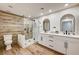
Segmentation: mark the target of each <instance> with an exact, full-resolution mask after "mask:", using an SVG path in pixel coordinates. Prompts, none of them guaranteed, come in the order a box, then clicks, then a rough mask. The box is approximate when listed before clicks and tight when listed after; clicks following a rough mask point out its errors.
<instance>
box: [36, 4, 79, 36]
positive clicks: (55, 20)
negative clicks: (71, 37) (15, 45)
mask: <svg viewBox="0 0 79 59" xmlns="http://www.w3.org/2000/svg"><path fill="white" fill-rule="evenodd" d="M65 14H72V15H74V17H75V33H76V34H79V6H76V7H73V8H70V9H66V10H63V11H60V12H57V13H53V14H50V15H47V16H43V17H40V18H38V19H36V21H37V20H38V22H37V24H38V26H39V27H37V28H39V32H43V20H44V19H45V18H48V19H49V20H50V31H52V29H53V28H52V27H54V26H56V30H58V31H59V32H60V19H61V17H62V16H63V15H65ZM38 35H39V34H38Z"/></svg>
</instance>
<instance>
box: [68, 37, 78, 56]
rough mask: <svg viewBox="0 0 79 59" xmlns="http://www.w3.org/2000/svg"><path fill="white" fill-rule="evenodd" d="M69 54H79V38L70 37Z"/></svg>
mask: <svg viewBox="0 0 79 59" xmlns="http://www.w3.org/2000/svg"><path fill="white" fill-rule="evenodd" d="M67 54H70V55H79V39H73V38H68V48H67Z"/></svg>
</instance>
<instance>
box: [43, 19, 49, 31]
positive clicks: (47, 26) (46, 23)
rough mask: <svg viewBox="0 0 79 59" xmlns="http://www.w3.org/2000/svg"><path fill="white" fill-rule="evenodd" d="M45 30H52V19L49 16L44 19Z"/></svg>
mask: <svg viewBox="0 0 79 59" xmlns="http://www.w3.org/2000/svg"><path fill="white" fill-rule="evenodd" d="M43 30H44V32H48V31H50V21H49V19H47V18H46V19H44V21H43Z"/></svg>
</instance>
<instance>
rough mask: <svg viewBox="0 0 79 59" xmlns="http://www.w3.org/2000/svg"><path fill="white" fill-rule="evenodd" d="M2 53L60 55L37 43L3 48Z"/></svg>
mask: <svg viewBox="0 0 79 59" xmlns="http://www.w3.org/2000/svg"><path fill="white" fill-rule="evenodd" d="M3 55H60V54H59V53H57V52H55V51H53V50H50V49H48V48H46V47H44V46H41V45H39V44H32V45H30V46H29V47H27V48H21V47H19V46H18V45H15V46H13V48H12V49H11V50H8V51H6V50H3Z"/></svg>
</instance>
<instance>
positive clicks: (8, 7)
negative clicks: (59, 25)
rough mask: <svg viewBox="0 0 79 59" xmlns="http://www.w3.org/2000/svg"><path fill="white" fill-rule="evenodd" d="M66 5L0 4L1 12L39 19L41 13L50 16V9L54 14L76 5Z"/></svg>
mask: <svg viewBox="0 0 79 59" xmlns="http://www.w3.org/2000/svg"><path fill="white" fill-rule="evenodd" d="M64 5H65V3H0V10H3V11H6V12H9V13H14V14H17V15H21V16H25V17H28V16H31V17H38V16H40V13H41V12H43V13H44V14H48V13H49V12H48V11H49V9H51V10H52V12H54V11H57V10H61V9H64V8H67V7H70V6H73V5H76V4H73V3H71V4H69V5H68V6H67V7H65V6H64ZM41 8H44V9H43V10H41Z"/></svg>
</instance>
